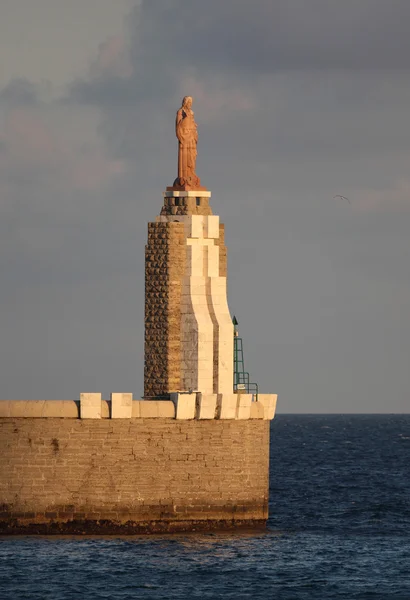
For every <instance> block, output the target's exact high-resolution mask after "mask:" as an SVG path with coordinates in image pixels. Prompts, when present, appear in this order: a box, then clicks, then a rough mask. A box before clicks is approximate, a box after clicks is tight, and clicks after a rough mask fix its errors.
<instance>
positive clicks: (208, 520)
mask: <svg viewBox="0 0 410 600" xmlns="http://www.w3.org/2000/svg"><path fill="white" fill-rule="evenodd" d="M142 404H150V402H143V403H142ZM268 453H269V423H268V422H266V421H265V420H248V421H226V420H224V421H222V420H221V421H215V420H199V421H198V420H188V421H179V420H174V419H158V418H157V419H130V420H128V419H114V420H112V419H86V420H80V419H77V420H73V419H53V418H45V419H39V418H31V419H30V418H26V419H24V418H16V419H13V418H0V505H1V512H0V531H3V532H4V533H21V532H25V531H27V532H31V533H110V532H113V533H136V532H142V533H143V532H152V531H178V530H181V531H183V530H189V529H192V528H193V527H194V528H204V529H207V528H212V527H219V526H222V527H224V526H227V525H228V526H229V524H230V526H236V525H238V526H240V525H244V524H248V525H249V526H253V525H255V524H261V523H263V522H264V521H265V520H266V518H267V510H268ZM24 528H27V529H24Z"/></svg>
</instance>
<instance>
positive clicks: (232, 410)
mask: <svg viewBox="0 0 410 600" xmlns="http://www.w3.org/2000/svg"><path fill="white" fill-rule="evenodd" d="M237 404H238V396H237V395H236V394H218V403H217V409H216V418H217V419H236V408H237Z"/></svg>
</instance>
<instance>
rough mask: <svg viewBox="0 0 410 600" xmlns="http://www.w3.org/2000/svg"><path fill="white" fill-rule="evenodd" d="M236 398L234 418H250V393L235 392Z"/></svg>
mask: <svg viewBox="0 0 410 600" xmlns="http://www.w3.org/2000/svg"><path fill="white" fill-rule="evenodd" d="M236 396H237V398H238V402H237V409H236V418H237V419H250V416H251V405H252V394H236Z"/></svg>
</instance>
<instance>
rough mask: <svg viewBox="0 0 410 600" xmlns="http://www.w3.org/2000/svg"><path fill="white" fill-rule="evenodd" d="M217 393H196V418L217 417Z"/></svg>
mask: <svg viewBox="0 0 410 600" xmlns="http://www.w3.org/2000/svg"><path fill="white" fill-rule="evenodd" d="M217 397H218V396H217V394H202V393H201V392H197V394H196V413H195V418H196V419H215V414H216V403H217Z"/></svg>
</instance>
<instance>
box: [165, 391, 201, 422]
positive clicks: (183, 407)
mask: <svg viewBox="0 0 410 600" xmlns="http://www.w3.org/2000/svg"><path fill="white" fill-rule="evenodd" d="M171 400H172V402H173V403H174V405H175V411H176V414H175V418H176V419H180V420H183V421H186V420H188V419H195V408H196V393H192V394H180V393H178V392H175V393H172V394H171Z"/></svg>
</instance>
